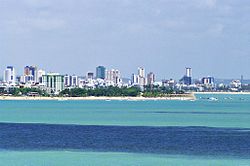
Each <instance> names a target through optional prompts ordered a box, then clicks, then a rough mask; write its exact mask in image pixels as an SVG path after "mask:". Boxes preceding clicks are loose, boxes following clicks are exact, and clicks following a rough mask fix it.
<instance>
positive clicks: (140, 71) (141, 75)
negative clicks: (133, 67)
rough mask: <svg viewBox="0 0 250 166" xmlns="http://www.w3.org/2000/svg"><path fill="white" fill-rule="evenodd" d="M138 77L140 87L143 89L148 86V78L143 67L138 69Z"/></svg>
mask: <svg viewBox="0 0 250 166" xmlns="http://www.w3.org/2000/svg"><path fill="white" fill-rule="evenodd" d="M138 76H139V81H138V83H139V85H140V86H141V87H143V86H144V85H146V78H145V69H144V68H142V67H139V68H138Z"/></svg>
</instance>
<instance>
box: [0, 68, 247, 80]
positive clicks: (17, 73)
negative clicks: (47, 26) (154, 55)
mask: <svg viewBox="0 0 250 166" xmlns="http://www.w3.org/2000/svg"><path fill="white" fill-rule="evenodd" d="M9 67H13V68H14V69H15V76H16V77H22V76H25V75H26V74H25V73H26V68H27V67H29V68H37V72H39V71H40V72H41V71H42V72H46V73H58V74H60V75H65V76H67V75H73V76H78V77H88V74H91V73H93V78H100V77H98V76H97V68H98V67H104V69H105V72H107V71H112V70H119V72H120V73H121V76H122V77H121V78H124V79H130V80H132V79H131V76H133V75H135V74H138V75H140V74H139V73H137V72H139V71H140V69H143V73H144V75H145V78H146V75H147V74H150V73H154V74H155V75H157V79H155V80H156V81H162V80H165V79H174V80H177V81H181V80H182V79H183V76H184V77H185V76H188V77H190V78H191V77H192V79H193V80H199V79H202V78H204V77H214V76H213V75H211V74H208V75H202V76H201V77H193V72H192V70H193V69H192V68H191V67H187V66H186V67H183V68H182V75H180V76H177V75H173V77H164V78H161V77H159V75H158V73H156V72H154V71H153V70H147V69H146V68H145V67H144V66H137V68H135V69H134V70H133V72H132V73H129V74H128V75H124V74H123V73H122V72H121V71H122V70H121V69H120V68H117V69H114V68H111V67H108V66H103V65H98V66H96V67H95V68H93V69H92V70H88V71H85V72H82V73H80V74H76V73H77V72H66V73H63V72H61V71H50V70H47V69H46V68H42V67H40V66H38V65H34V64H32V65H28V64H26V65H24V66H23V67H22V68H20V69H17V68H16V66H14V65H5V67H4V69H3V71H5V70H6V69H8V68H9ZM0 68H1V67H0ZM185 68H186V71H185V70H184V69H185ZM38 69H39V70H38ZM137 70H138V71H137ZM33 72H34V71H33ZM190 73H191V75H190ZM31 75H33V77H34V79H35V76H34V73H33V74H31ZM194 75H195V74H194ZM214 78H216V79H228V80H230V79H242V78H244V79H245V80H249V78H247V77H245V76H244V75H239V77H235V78H218V77H214ZM1 79H4V73H3V72H2V74H0V81H1ZM102 79H104V78H102Z"/></svg>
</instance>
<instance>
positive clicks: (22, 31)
mask: <svg viewBox="0 0 250 166" xmlns="http://www.w3.org/2000/svg"><path fill="white" fill-rule="evenodd" d="M0 20H1V21H0V70H1V71H3V70H4V69H5V67H6V66H7V65H13V66H15V68H16V70H17V73H18V74H22V72H23V67H24V66H25V65H37V66H38V67H39V68H42V69H45V70H46V71H47V72H59V73H62V74H77V75H85V74H86V72H88V71H93V72H94V71H95V67H96V66H98V65H104V66H106V67H107V68H108V69H111V68H114V69H119V70H120V71H121V73H122V76H123V77H127V78H128V77H130V76H131V74H132V73H136V72H137V68H138V67H144V68H145V69H146V72H151V71H152V72H154V73H155V74H156V78H157V79H162V78H175V79H178V78H180V77H182V76H183V75H184V74H185V67H191V68H192V69H193V77H195V78H200V77H203V76H208V75H210V76H214V77H216V78H240V75H243V76H244V77H245V78H250V1H249V0H0ZM0 75H1V74H0Z"/></svg>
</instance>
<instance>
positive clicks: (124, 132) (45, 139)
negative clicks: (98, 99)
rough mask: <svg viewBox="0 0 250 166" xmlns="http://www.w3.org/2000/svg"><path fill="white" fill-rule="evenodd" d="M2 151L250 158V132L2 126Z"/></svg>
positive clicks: (0, 134)
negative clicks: (71, 151) (129, 153)
mask: <svg viewBox="0 0 250 166" xmlns="http://www.w3.org/2000/svg"><path fill="white" fill-rule="evenodd" d="M0 149H2V150H20V151H22V150H23V151H26V150H27V151H30V150H31V151H45V150H77V151H97V152H99V151H104V152H135V153H157V154H183V155H202V156H203V155H204V156H235V157H243V158H248V157H250V130H249V131H248V130H243V129H237V128H208V127H134V126H130V127H127V126H81V125H47V124H13V123H0Z"/></svg>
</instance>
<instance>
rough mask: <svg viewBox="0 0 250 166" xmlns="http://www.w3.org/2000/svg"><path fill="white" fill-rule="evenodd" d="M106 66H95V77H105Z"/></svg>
mask: <svg viewBox="0 0 250 166" xmlns="http://www.w3.org/2000/svg"><path fill="white" fill-rule="evenodd" d="M105 72H106V68H105V67H104V66H98V67H96V78H100V79H105Z"/></svg>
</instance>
